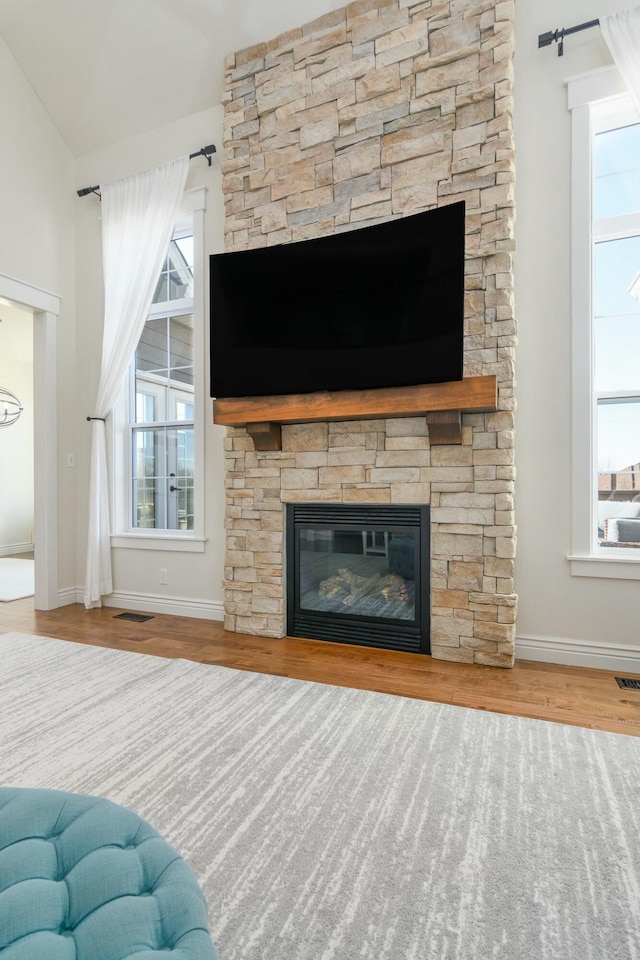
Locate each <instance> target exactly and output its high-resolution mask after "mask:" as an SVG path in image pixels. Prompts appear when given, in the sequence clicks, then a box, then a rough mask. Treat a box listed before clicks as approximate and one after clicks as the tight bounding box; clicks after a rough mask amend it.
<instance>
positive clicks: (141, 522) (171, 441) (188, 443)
mask: <svg viewBox="0 0 640 960" xmlns="http://www.w3.org/2000/svg"><path fill="white" fill-rule="evenodd" d="M189 219H190V218H189ZM130 380H131V389H132V391H133V397H132V401H131V402H130V404H129V409H130V411H131V412H132V414H133V419H132V422H131V424H130V431H131V473H132V476H131V508H132V516H131V526H132V527H133V528H140V529H152V530H193V529H194V498H193V486H194V462H193V415H194V392H193V386H194V378H193V229H192V226H191V223H189V224H183V225H181V226H180V227H179V228H178V229H177V230H176V232H175V233H174V236H173V239H172V241H171V245H170V247H169V252H168V254H167V259H166V262H165V266H164V269H163V270H162V273H161V274H160V278H159V280H158V286H157V288H156V292H155V295H154V298H153V306H152V308H151V311H150V313H149V319H148V320H147V322H146V323H145V326H144V330H143V332H142V336H141V337H140V341H139V343H138V347H137V349H136V355H135V360H134V363H133V364H132V369H131V373H130Z"/></svg>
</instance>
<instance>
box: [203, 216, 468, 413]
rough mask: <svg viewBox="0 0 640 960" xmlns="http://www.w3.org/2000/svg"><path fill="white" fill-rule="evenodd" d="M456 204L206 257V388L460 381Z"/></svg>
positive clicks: (234, 393) (265, 390) (461, 223)
mask: <svg viewBox="0 0 640 960" xmlns="http://www.w3.org/2000/svg"><path fill="white" fill-rule="evenodd" d="M464 236H465V205H464V201H460V202H458V203H454V204H451V205H448V206H444V207H438V208H436V209H433V210H427V211H425V212H424V213H417V214H413V215H410V216H406V217H402V218H401V219H397V220H390V221H387V222H385V223H377V224H374V225H371V226H365V227H361V228H359V229H352V230H349V231H347V232H344V233H337V234H333V235H331V236H328V237H319V238H314V239H311V240H302V241H295V242H292V243H287V244H280V245H278V246H270V247H261V248H259V249H253V250H241V251H233V252H228V253H219V254H213V255H212V256H211V257H210V312H211V340H210V344H211V396H212V397H248V396H277V395H284V394H294V393H316V392H322V391H325V390H330V391H334V390H352V389H375V388H380V387H403V386H412V385H416V384H423V383H439V382H443V381H447V380H461V379H462V345H463V315H464Z"/></svg>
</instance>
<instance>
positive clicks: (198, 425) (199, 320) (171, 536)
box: [109, 187, 207, 553]
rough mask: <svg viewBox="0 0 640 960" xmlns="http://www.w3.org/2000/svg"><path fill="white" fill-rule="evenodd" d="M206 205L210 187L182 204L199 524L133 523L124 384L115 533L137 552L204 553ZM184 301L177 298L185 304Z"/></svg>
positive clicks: (115, 430)
mask: <svg viewBox="0 0 640 960" xmlns="http://www.w3.org/2000/svg"><path fill="white" fill-rule="evenodd" d="M205 209H206V188H205V187H196V188H195V189H194V190H188V191H187V192H186V193H185V194H184V196H183V198H182V203H181V206H180V213H179V216H181V217H182V216H185V215H187V214H191V216H192V217H193V260H194V263H195V264H197V265H198V269H196V270H195V271H194V283H193V316H194V342H193V348H194V349H193V353H194V356H193V379H194V395H195V397H196V402H195V403H194V411H193V434H194V436H193V446H194V451H193V453H194V515H195V527H194V529H193V530H189V531H188V532H186V531H183V530H180V531H175V532H173V531H171V530H157V531H156V530H144V531H142V530H138V529H135V528H132V526H131V511H130V491H129V488H130V483H129V472H130V471H129V466H130V457H131V452H130V450H129V443H128V438H129V431H128V426H129V420H128V416H127V412H128V403H129V397H128V392H129V391H128V386H127V384H123V388H122V390H121V393H120V397H119V399H118V401H117V402H116V404H115V406H114V409H113V411H112V413H111V415H110V418H109V419H110V421H111V436H112V443H111V450H110V455H111V456H110V459H111V466H112V469H111V477H112V478H113V485H112V490H111V516H112V517H113V520H114V522H113V529H114V531H115V532H114V533H113V534H112V536H111V546H112V547H118V548H124V549H132V548H133V549H137V550H170V551H171V550H173V551H182V552H184V553H204V549H205V543H206V542H207V537H206V536H205V533H204V531H205V516H204V509H205V476H204V470H205V439H204V438H205V409H206V404H205V403H204V398H205V397H206V395H207V392H206V389H205V379H204V377H205V364H204V359H205V346H206V331H205V322H204V306H205V285H206V269H205V268H206V263H205V255H204V213H205ZM180 302H181V301H176V303H177V305H178V306H179V305H180Z"/></svg>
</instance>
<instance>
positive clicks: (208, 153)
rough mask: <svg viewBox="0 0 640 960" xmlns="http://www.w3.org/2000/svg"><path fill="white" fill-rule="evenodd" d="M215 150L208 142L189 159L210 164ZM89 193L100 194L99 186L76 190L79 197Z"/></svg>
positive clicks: (190, 155) (191, 154)
mask: <svg viewBox="0 0 640 960" xmlns="http://www.w3.org/2000/svg"><path fill="white" fill-rule="evenodd" d="M215 152H216V148H215V145H214V144H213V143H210V144H209V146H208V147H202V148H201V149H200V150H196V152H195V153H190V154H189V160H194V159H195V158H196V157H206V158H207V163H208V164H209V166H211V157H212V156H213V154H214V153H215ZM90 193H95V194H97V196H100V186H99V185H98V186H97V187H83V188H82V190H78V196H79V197H86V196H88V195H89V194H90Z"/></svg>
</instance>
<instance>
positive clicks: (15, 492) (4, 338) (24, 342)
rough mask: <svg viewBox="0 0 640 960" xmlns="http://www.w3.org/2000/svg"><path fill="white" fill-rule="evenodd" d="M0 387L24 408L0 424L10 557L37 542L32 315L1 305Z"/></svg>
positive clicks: (2, 507)
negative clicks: (13, 420)
mask: <svg viewBox="0 0 640 960" xmlns="http://www.w3.org/2000/svg"><path fill="white" fill-rule="evenodd" d="M0 387H4V388H5V389H7V390H10V391H11V392H12V393H13V394H14V395H15V396H16V397H17V398H18V400H19V401H20V403H21V404H22V406H23V408H24V409H23V411H22V413H21V414H20V417H19V419H18V420H17V421H16V423H14V424H11V426H8V427H0V490H1V491H2V495H1V496H0V556H7V555H9V554H11V553H19V552H21V553H24V552H25V551H26V550H27V549H28V548H29V546H30V545H31V544H32V543H33V540H32V536H33V317H32V315H31V312H30V311H29V310H20V309H18V308H16V307H11V306H5V305H4V304H2V303H0ZM1 406H2V400H1V398H0V407H1Z"/></svg>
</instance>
